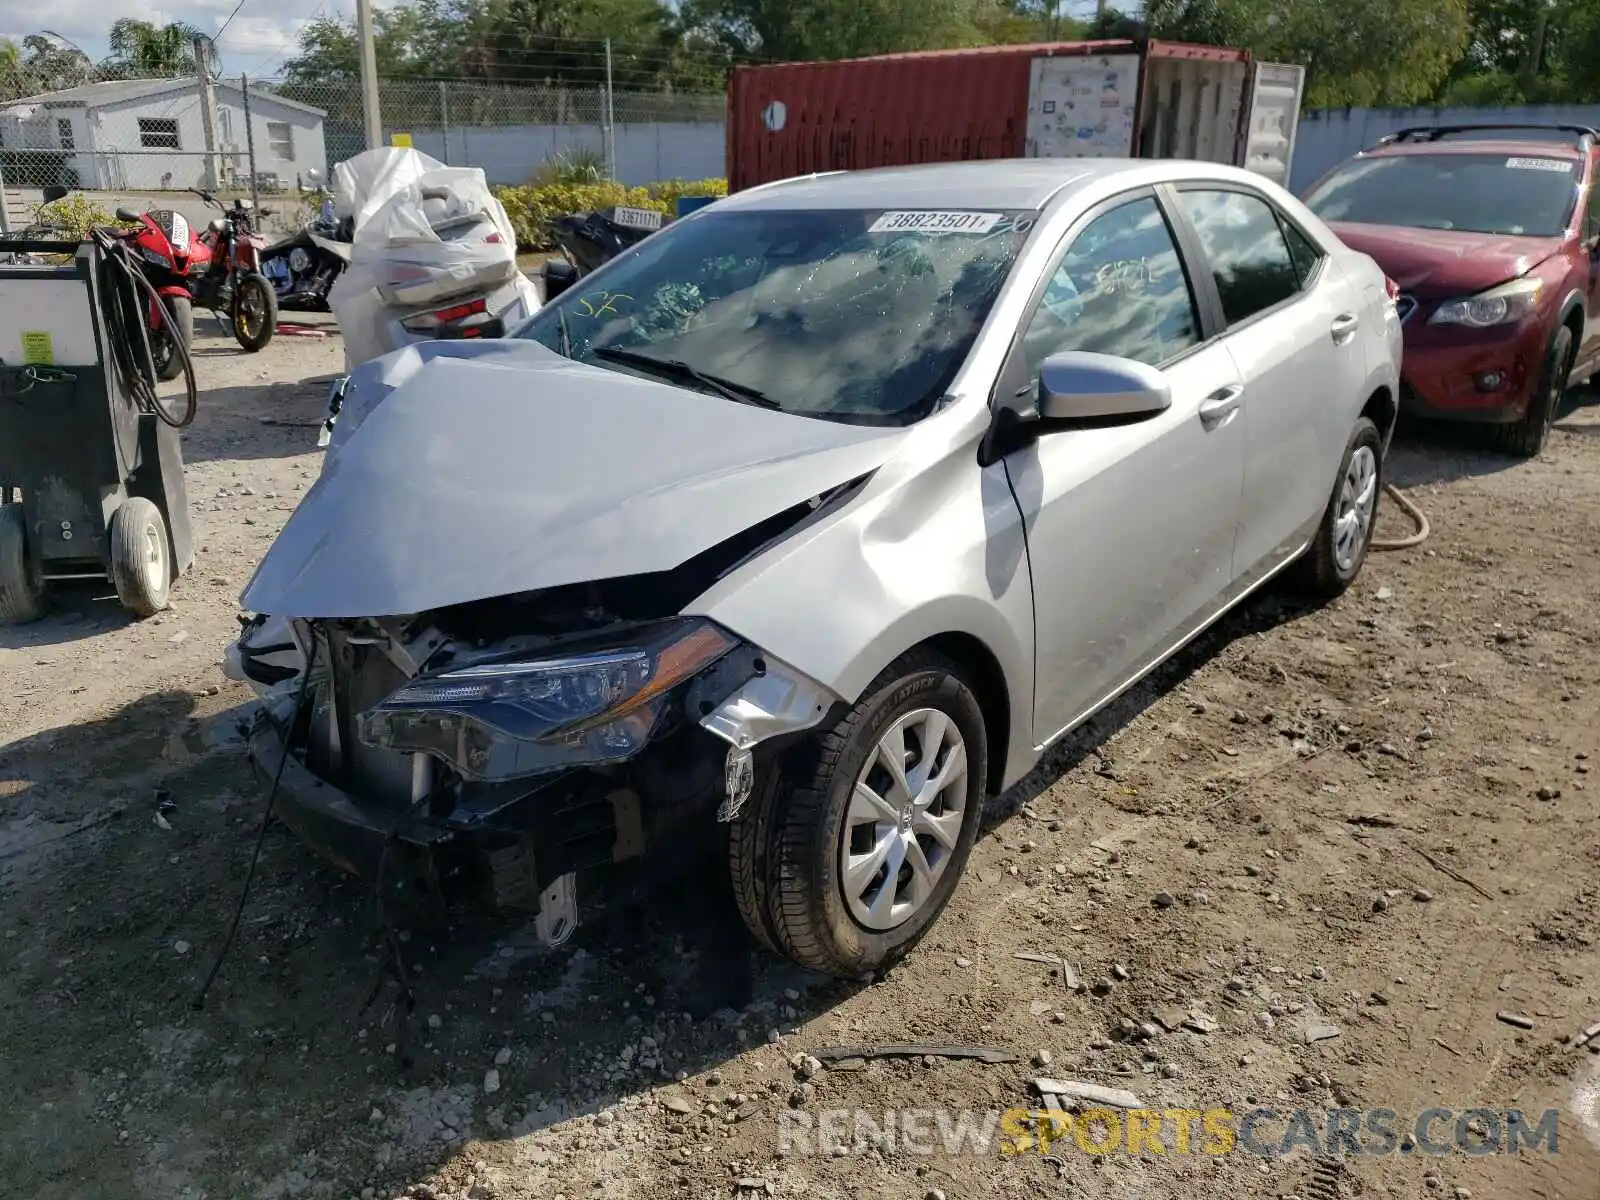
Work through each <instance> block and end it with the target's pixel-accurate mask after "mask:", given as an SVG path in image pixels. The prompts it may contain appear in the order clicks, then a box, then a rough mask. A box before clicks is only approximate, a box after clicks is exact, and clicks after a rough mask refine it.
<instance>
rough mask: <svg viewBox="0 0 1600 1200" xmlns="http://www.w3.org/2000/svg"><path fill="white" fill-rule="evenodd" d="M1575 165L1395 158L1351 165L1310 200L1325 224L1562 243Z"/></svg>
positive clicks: (1534, 156)
mask: <svg viewBox="0 0 1600 1200" xmlns="http://www.w3.org/2000/svg"><path fill="white" fill-rule="evenodd" d="M1578 165H1579V164H1578V161H1577V160H1576V159H1572V158H1554V157H1551V156H1550V155H1542V154H1540V153H1539V152H1538V150H1537V149H1536V148H1532V147H1530V148H1529V150H1528V152H1527V153H1525V154H1521V155H1507V154H1503V153H1502V154H1396V155H1382V156H1374V157H1371V158H1356V159H1351V160H1350V161H1349V162H1347V163H1345V164H1344V165H1343V166H1341V167H1339V168H1337V169H1336V170H1335V171H1334V172H1333V173H1332V174H1331V175H1329V176H1328V177H1327V178H1326V179H1324V180H1323V181H1322V182H1321V183H1320V184H1318V185H1317V187H1316V188H1315V189H1314V190H1313V191H1312V192H1311V194H1310V195H1309V196H1307V197H1306V204H1307V205H1308V206H1309V207H1310V209H1311V211H1312V212H1314V213H1316V214H1317V216H1319V217H1321V218H1322V219H1323V220H1324V221H1330V222H1334V221H1348V222H1352V223H1357V224H1363V225H1404V226H1407V227H1410V228H1415V229H1458V230H1461V231H1463V232H1470V233H1502V234H1519V235H1523V236H1526V237H1558V236H1560V235H1561V234H1562V233H1563V232H1565V230H1566V227H1567V221H1568V220H1569V219H1570V218H1571V216H1572V206H1573V203H1574V202H1575V200H1576V199H1577V194H1578V182H1579V174H1578Z"/></svg>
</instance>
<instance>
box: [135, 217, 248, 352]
mask: <svg viewBox="0 0 1600 1200" xmlns="http://www.w3.org/2000/svg"><path fill="white" fill-rule="evenodd" d="M196 195H198V196H200V197H201V198H202V199H204V200H205V201H206V202H207V203H208V204H213V205H215V206H216V207H217V208H219V209H222V211H223V215H222V216H221V217H219V218H217V219H216V220H214V221H212V222H211V224H210V226H209V227H208V228H207V230H206V232H205V233H203V234H201V235H200V236H199V237H195V236H194V231H193V230H192V229H191V228H190V226H189V222H188V219H187V218H186V217H184V215H183V214H182V213H180V212H175V211H173V210H172V209H168V208H158V209H152V210H151V211H149V212H144V213H136V212H133V211H131V210H129V209H126V208H119V209H118V210H117V219H118V220H120V221H128V222H132V223H134V225H135V228H133V229H131V230H127V231H125V232H123V233H122V234H121V235H120V236H121V238H122V239H123V240H124V241H125V242H127V243H128V245H129V246H130V248H131V249H132V250H133V251H134V252H135V254H136V255H137V256H138V258H139V261H140V265H141V266H142V267H143V268H144V274H145V278H147V279H148V280H149V281H150V283H151V285H152V286H153V287H154V288H155V291H156V295H157V296H159V297H160V303H161V307H162V308H164V309H165V310H166V312H165V313H162V312H161V311H159V310H158V309H157V307H156V305H155V303H154V302H152V303H151V306H150V314H149V320H150V351H151V354H152V355H153V356H154V358H155V366H156V375H157V377H158V378H160V379H176V378H177V377H178V376H179V375H181V374H182V373H183V360H184V356H183V355H180V354H179V353H178V352H177V349H176V347H174V346H173V344H172V339H173V338H174V337H176V338H179V339H181V340H182V341H183V345H184V348H185V349H188V348H190V347H192V346H193V345H194V305H196V304H199V305H201V306H202V307H204V308H209V309H211V310H212V311H213V312H214V313H216V314H217V317H218V319H219V320H224V321H225V323H226V324H227V325H229V326H230V327H231V328H232V330H233V336H234V339H235V340H236V341H237V342H238V343H239V345H240V346H242V347H243V348H244V349H246V350H248V351H250V352H251V353H254V352H255V351H257V350H260V349H261V348H262V347H263V346H265V345H266V344H267V343H268V342H269V341H271V340H272V334H273V331H274V330H276V328H277V325H278V302H277V296H276V295H274V294H273V291H272V285H271V284H270V283H269V282H268V281H267V278H266V276H264V275H262V274H261V270H260V261H261V249H262V247H263V246H265V244H266V239H265V238H262V237H260V236H258V235H256V234H255V233H254V232H252V230H251V226H250V215H249V210H248V209H247V208H245V207H244V205H243V204H242V203H241V202H239V201H235V202H234V207H233V209H232V210H229V209H226V208H223V206H222V204H221V203H220V202H219V201H218V200H216V198H215V197H213V196H211V195H210V194H209V193H206V192H196Z"/></svg>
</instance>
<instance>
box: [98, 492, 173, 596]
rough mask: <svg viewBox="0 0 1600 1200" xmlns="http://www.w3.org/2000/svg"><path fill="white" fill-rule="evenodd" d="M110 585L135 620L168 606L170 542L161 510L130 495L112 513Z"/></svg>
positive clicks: (170, 584) (143, 499) (170, 582)
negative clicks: (113, 587) (112, 585)
mask: <svg viewBox="0 0 1600 1200" xmlns="http://www.w3.org/2000/svg"><path fill="white" fill-rule="evenodd" d="M111 582H112V583H113V584H115V585H116V589H117V599H118V600H120V601H121V602H122V607H123V608H125V609H127V610H128V611H129V612H131V613H132V614H133V615H134V616H136V617H139V618H141V619H142V618H144V617H153V616H155V614H156V613H158V612H160V611H161V610H162V609H164V608H166V607H167V592H168V589H169V588H170V587H171V586H172V543H171V542H169V541H168V540H167V523H166V522H165V521H163V520H162V519H161V510H160V509H159V508H157V507H156V506H155V505H154V504H152V503H150V501H148V500H146V499H145V498H144V497H143V496H129V497H128V498H127V499H126V500H124V501H123V502H122V503H121V505H119V506H118V508H117V511H116V512H114V513H112V514H111Z"/></svg>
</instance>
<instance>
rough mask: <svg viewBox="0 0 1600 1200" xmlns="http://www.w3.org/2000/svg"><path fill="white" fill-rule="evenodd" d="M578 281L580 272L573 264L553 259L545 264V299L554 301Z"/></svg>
mask: <svg viewBox="0 0 1600 1200" xmlns="http://www.w3.org/2000/svg"><path fill="white" fill-rule="evenodd" d="M577 281H578V272H577V270H576V268H574V267H573V265H572V264H571V263H568V262H562V261H561V260H560V259H552V260H551V261H550V262H547V263H545V264H544V298H545V301H546V303H548V302H549V301H551V300H554V299H555V298H556V297H557V296H559V295H561V293H562V292H564V291H566V290H567V289H568V288H569V287H571V286H572V285H573V284H574V283H576V282H577Z"/></svg>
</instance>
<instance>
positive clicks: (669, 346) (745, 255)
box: [515, 209, 1034, 424]
mask: <svg viewBox="0 0 1600 1200" xmlns="http://www.w3.org/2000/svg"><path fill="white" fill-rule="evenodd" d="M934 218H940V220H937V221H936V220H935V219H934ZM957 218H959V219H957ZM1033 220H1034V214H1033V213H1029V212H1005V213H994V212H989V213H962V214H950V213H897V212H893V211H889V212H885V211H884V210H882V209H871V210H844V211H809V212H733V213H723V214H718V215H716V216H710V215H708V216H706V217H704V218H701V219H699V220H693V221H685V222H684V223H683V224H682V225H680V226H678V227H676V228H671V229H668V230H666V231H665V232H663V233H661V234H658V235H656V236H655V237H652V238H650V239H649V240H648V241H647V242H645V243H643V244H642V245H641V246H640V247H639V249H638V250H637V251H635V252H634V253H633V254H631V255H629V257H628V258H627V259H626V260H624V261H621V262H618V263H617V264H616V265H615V266H614V267H613V268H612V269H610V270H607V271H605V272H604V273H603V274H601V275H598V276H596V277H594V278H593V279H592V280H586V281H585V283H586V284H587V285H588V286H582V287H578V288H574V289H573V290H572V291H571V292H569V293H567V294H566V295H564V296H562V297H561V299H560V300H558V301H556V302H555V303H553V304H551V305H549V306H547V307H546V308H545V309H543V310H542V311H541V312H540V313H539V315H538V316H537V317H535V318H534V319H533V320H532V321H530V322H529V323H528V324H527V325H525V326H523V328H522V329H520V330H518V331H517V333H516V335H515V336H517V337H523V338H530V339H532V340H534V341H537V342H540V343H541V344H543V345H545V346H548V347H550V348H551V349H552V350H555V351H557V352H558V353H564V354H567V355H569V356H570V357H572V358H575V359H578V360H580V361H583V362H587V363H592V364H595V365H601V366H606V367H608V368H610V369H614V370H625V371H630V372H633V373H636V374H642V375H647V376H650V377H652V378H659V379H662V380H666V381H668V382H673V383H679V384H682V385H684V386H688V387H694V388H697V389H699V390H703V391H708V392H712V393H717V394H721V395H725V396H727V397H728V398H729V399H732V400H738V401H741V402H745V403H752V404H758V405H762V406H764V407H770V408H778V409H782V410H784V411H785V412H790V413H796V414H800V415H803V416H811V417H821V418H827V419H830V420H838V421H848V422H854V423H858V424H905V423H908V422H911V421H915V420H917V419H918V418H920V417H922V416H925V415H926V414H927V413H928V412H929V411H931V410H932V408H933V407H934V405H935V404H936V403H937V402H938V400H939V398H940V397H941V396H942V395H943V394H944V389H945V388H946V387H948V386H949V383H950V381H951V379H952V378H953V377H954V375H955V372H956V370H957V368H958V367H959V366H960V365H961V363H962V361H963V359H965V358H966V355H967V352H968V350H969V349H970V348H971V345H972V342H973V339H974V338H975V337H976V336H977V333H978V330H979V328H980V327H981V326H982V324H983V322H984V319H985V318H986V317H987V316H988V314H989V310H990V308H991V307H992V306H993V304H994V300H995V297H996V295H998V293H999V290H1000V285H1001V283H1002V282H1003V281H1004V279H1005V276H1006V273H1007V272H1008V271H1009V270H1010V269H1011V264H1012V263H1013V261H1014V260H1015V258H1016V253H1017V250H1018V248H1019V247H1020V246H1021V244H1022V242H1023V240H1024V239H1025V238H1026V237H1027V234H1028V231H1029V230H1030V229H1031V228H1032V226H1033Z"/></svg>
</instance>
